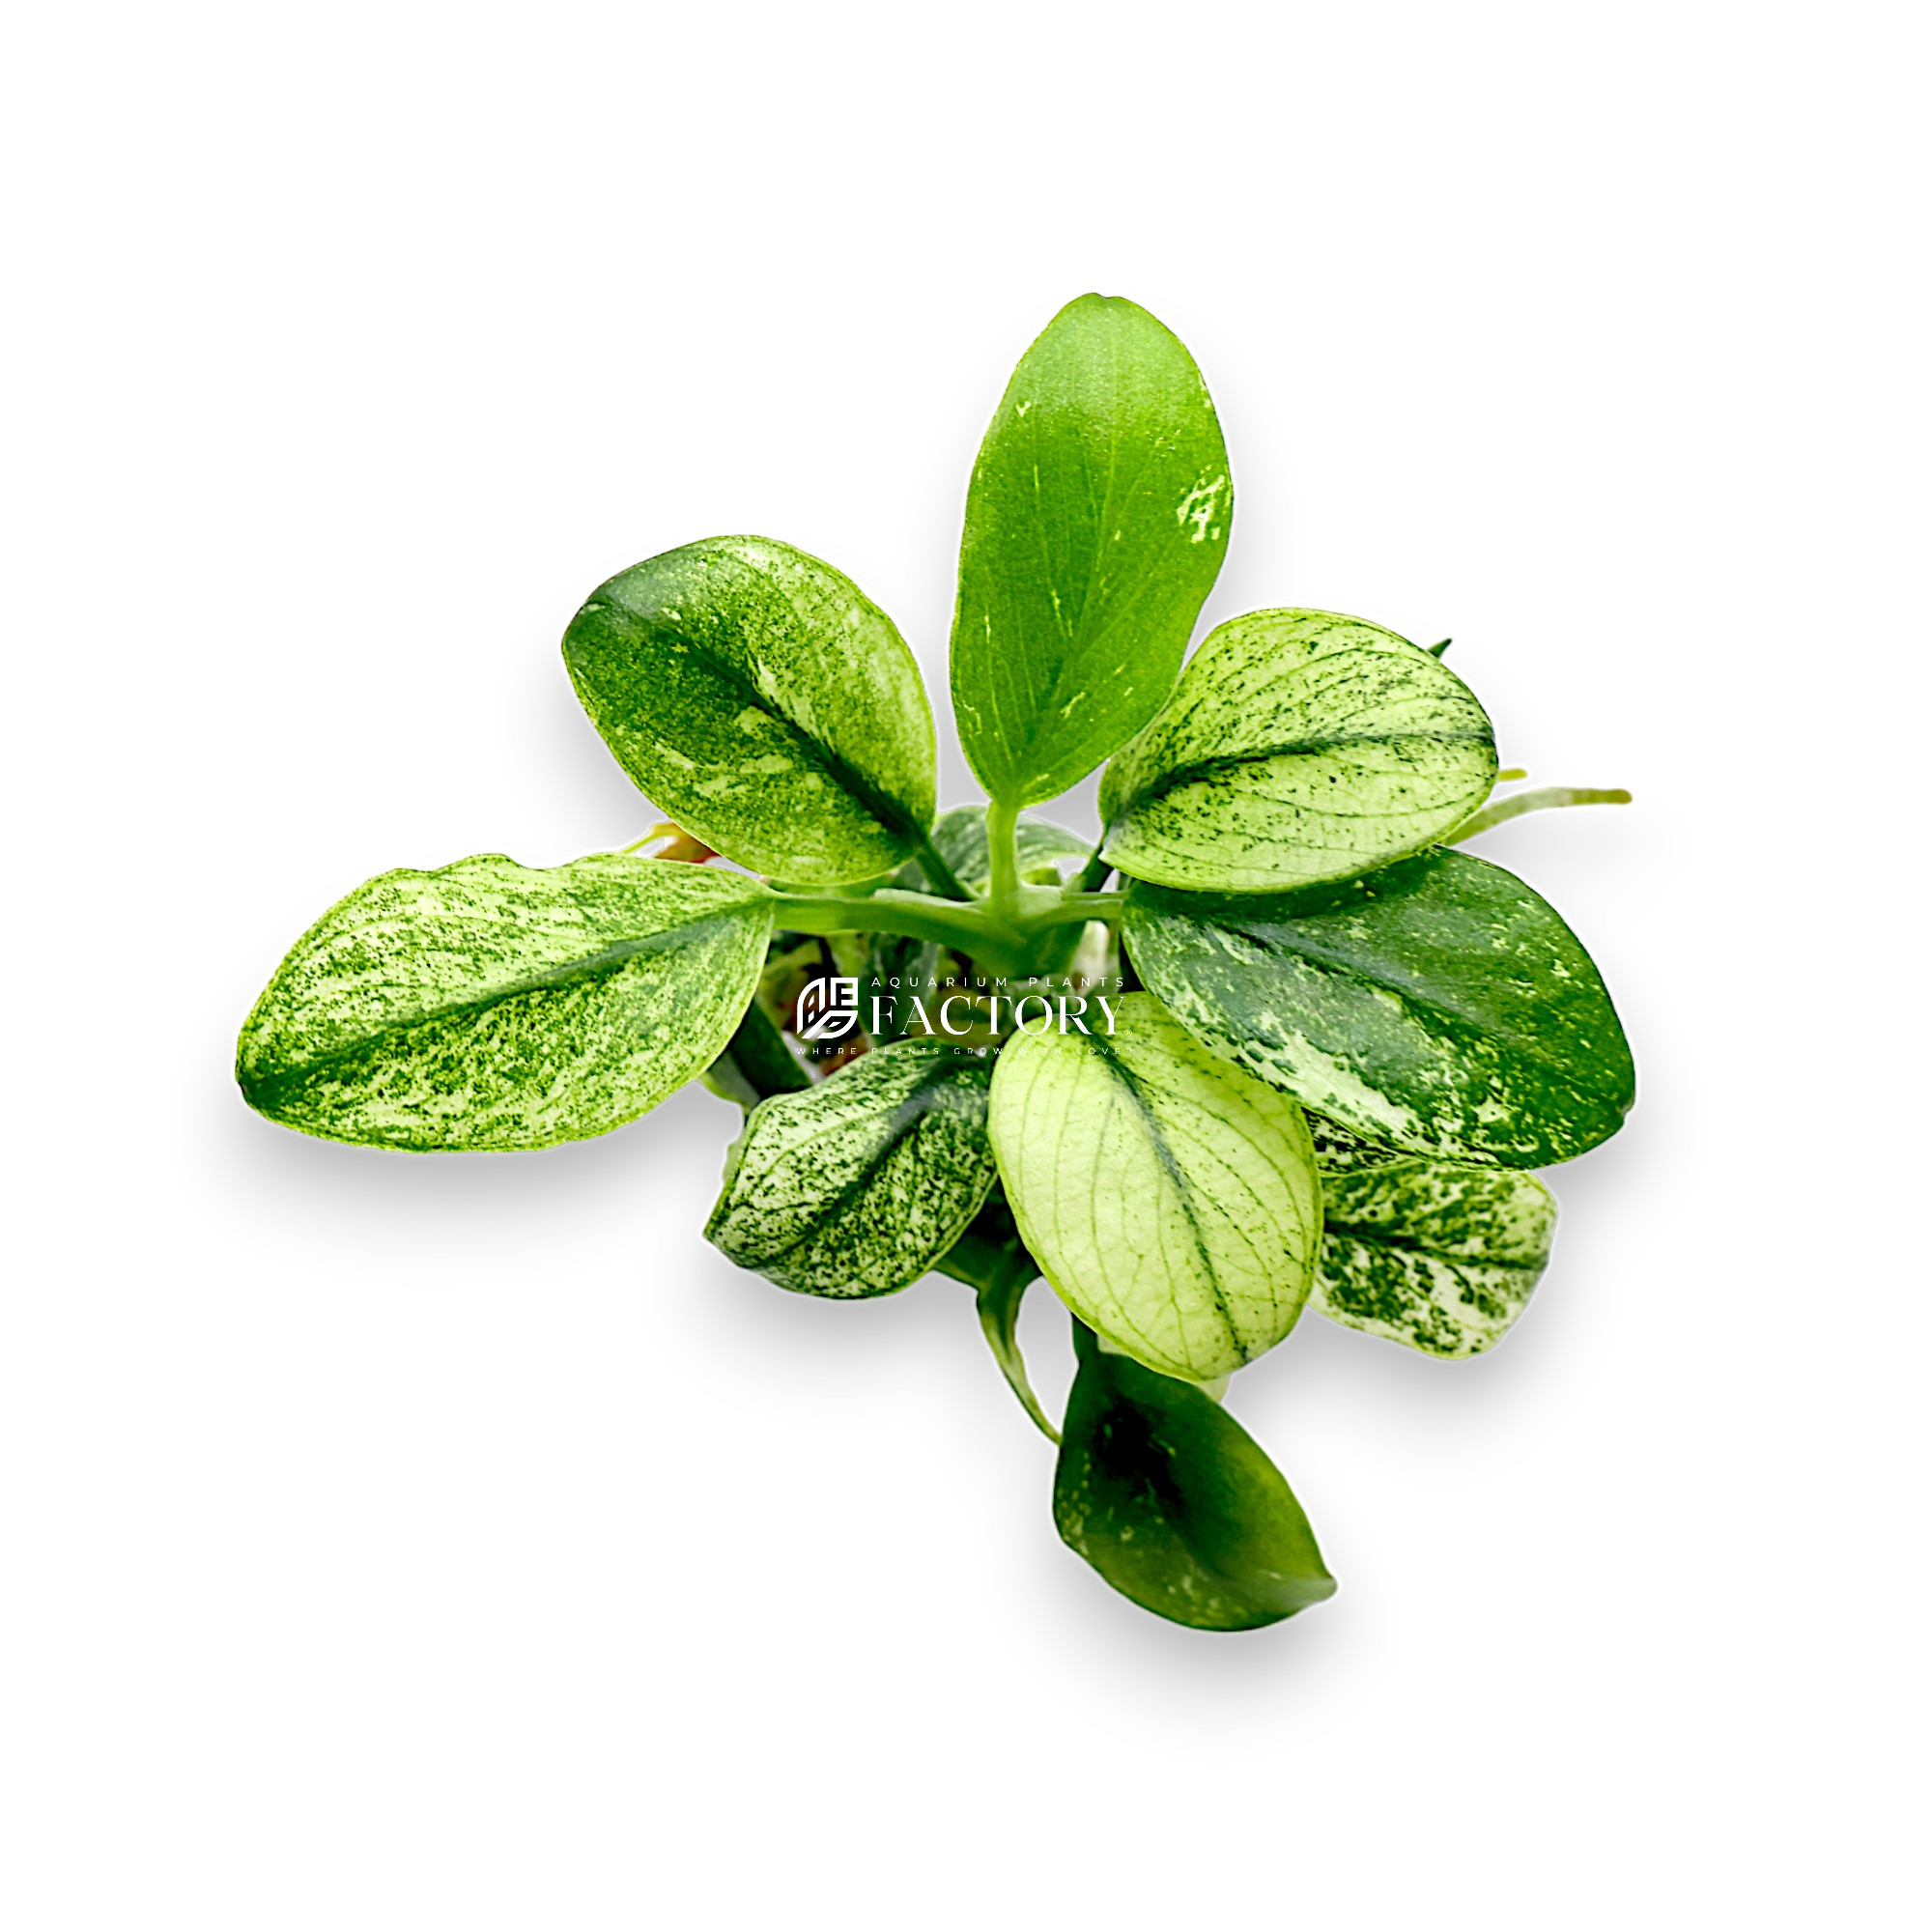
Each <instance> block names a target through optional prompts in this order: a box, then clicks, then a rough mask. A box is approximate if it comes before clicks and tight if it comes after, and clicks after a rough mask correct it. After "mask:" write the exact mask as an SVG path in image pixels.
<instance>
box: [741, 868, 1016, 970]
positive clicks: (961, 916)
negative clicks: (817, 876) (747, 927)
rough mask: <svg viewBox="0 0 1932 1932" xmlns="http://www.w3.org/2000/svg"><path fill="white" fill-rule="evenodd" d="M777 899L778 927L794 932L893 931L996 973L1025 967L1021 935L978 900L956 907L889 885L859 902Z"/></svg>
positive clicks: (823, 897)
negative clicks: (947, 948) (961, 955)
mask: <svg viewBox="0 0 1932 1932" xmlns="http://www.w3.org/2000/svg"><path fill="white" fill-rule="evenodd" d="M777 897H778V908H777V913H778V923H779V924H780V925H781V926H787V927H789V928H790V929H791V930H792V931H794V932H895V933H898V934H900V935H902V936H903V937H905V938H907V939H930V940H932V941H934V942H935V943H936V944H938V945H940V946H950V947H952V949H953V951H954V952H963V953H965V954H966V955H967V956H968V957H969V958H973V959H978V960H980V961H981V962H982V963H983V964H985V965H987V966H989V967H991V968H992V969H993V970H994V971H995V972H997V973H1016V972H1019V971H1022V970H1023V969H1024V964H1025V944H1026V941H1025V936H1024V934H1022V933H1020V932H1018V931H1017V930H1015V929H1014V928H1013V927H1012V926H1010V925H1009V924H1007V923H1006V922H1005V921H1003V920H996V919H994V918H993V917H992V916H991V915H990V913H989V912H988V911H987V909H986V908H985V907H984V906H982V905H980V903H979V902H978V901H977V900H976V901H971V902H969V903H967V904H965V905H960V904H958V903H956V902H955V901H953V900H952V899H940V898H934V897H932V896H931V895H929V894H926V893H902V892H898V891H895V890H894V889H892V888H890V887H889V888H887V889H886V890H884V891H882V892H876V893H873V894H872V895H870V896H869V897H867V898H859V899H842V898H838V896H836V895H832V894H829V893H828V894H805V893H780V894H779V895H777Z"/></svg>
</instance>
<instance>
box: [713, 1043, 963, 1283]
mask: <svg viewBox="0 0 1932 1932" xmlns="http://www.w3.org/2000/svg"><path fill="white" fill-rule="evenodd" d="M990 1078H991V1070H990V1068H989V1067H988V1065H987V1064H986V1062H985V1061H983V1060H980V1059H978V1058H976V1057H975V1056H973V1055H971V1054H966V1053H961V1052H960V1051H959V1050H958V1049H957V1048H955V1047H952V1046H949V1045H946V1044H944V1043H942V1042H940V1041H938V1040H923V1039H903V1040H898V1041H895V1043H894V1044H893V1045H891V1046H882V1047H877V1048H875V1049H874V1050H873V1051H872V1052H870V1053H867V1054H866V1055H864V1056H862V1057H861V1058H860V1059H858V1060H855V1061H853V1062H852V1063H851V1065H848V1066H845V1067H842V1068H840V1070H839V1071H838V1073H836V1074H834V1075H833V1076H832V1077H831V1078H830V1079H829V1080H826V1081H824V1082H823V1083H822V1084H821V1085H819V1086H816V1087H814V1088H812V1089H811V1090H810V1092H808V1093H804V1094H781V1095H779V1096H778V1097H777V1098H775V1099H771V1100H767V1101H766V1102H765V1103H764V1105H763V1106H761V1107H760V1108H759V1109H758V1110H757V1111H756V1112H755V1113H754V1114H753V1116H752V1117H751V1119H750V1120H749V1121H748V1122H746V1123H745V1131H744V1133H743V1134H741V1135H740V1136H739V1138H738V1140H737V1142H736V1144H735V1145H734V1146H733V1148H732V1150H731V1154H730V1158H729V1161H728V1162H727V1164H726V1166H725V1185H724V1189H723V1191H722V1192H721V1193H720V1194H719V1197H718V1205H717V1206H716V1207H715V1208H713V1209H712V1210H711V1220H710V1222H709V1224H708V1225H707V1226H706V1228H705V1230H704V1232H705V1234H706V1235H708V1236H710V1238H711V1239H712V1240H713V1241H715V1242H716V1243H717V1244H718V1246H719V1247H720V1248H722V1249H723V1250H724V1251H725V1254H727V1255H729V1256H730V1258H731V1259H732V1260H733V1261H734V1262H736V1263H737V1264H738V1265H739V1266H740V1267H748V1268H756V1269H757V1270H758V1272H759V1273H760V1274H763V1275H767V1276H769V1277H770V1278H771V1279H772V1280H773V1281H775V1282H777V1283H778V1285H779V1286H780V1287H781V1288H789V1289H793V1290H796V1291H797V1292H798V1293H802V1294H828V1295H839V1296H858V1295H868V1294H891V1293H894V1291H895V1290H897V1289H901V1288H904V1287H906V1286H907V1285H908V1284H909V1283H911V1282H915V1281H917V1280H918V1279H919V1278H920V1276H921V1275H923V1274H924V1273H925V1272H926V1271H927V1269H929V1268H930V1267H931V1266H932V1264H934V1263H935V1262H936V1261H938V1259H939V1258H940V1257H941V1256H942V1255H943V1254H945V1253H946V1251H947V1250H948V1249H949V1248H951V1247H952V1244H953V1242H954V1241H955V1240H957V1239H958V1237H959V1236H960V1234H961V1233H962V1232H963V1231H964V1229H965V1227H966V1224H967V1223H968V1222H969V1221H971V1220H972V1218H973V1216H974V1215H975V1214H976V1213H978V1212H979V1209H980V1203H981V1202H982V1201H984V1200H985V1198H986V1192H987V1190H988V1189H989V1188H990V1187H991V1186H992V1184H993V1155H992V1150H991V1149H990V1148H989V1147H988V1146H987V1144H986V1126H985V1122H986V1089H987V1085H988V1082H989V1080H990Z"/></svg>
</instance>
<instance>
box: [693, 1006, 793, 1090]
mask: <svg viewBox="0 0 1932 1932" xmlns="http://www.w3.org/2000/svg"><path fill="white" fill-rule="evenodd" d="M703 1078H704V1084H705V1085H706V1086H707V1087H709V1088H710V1089H711V1091H712V1092H713V1093H714V1094H717V1095H718V1096H719V1097H720V1098H721V1099H725V1100H735V1101H736V1102H737V1103H738V1105H739V1106H741V1107H743V1108H744V1109H745V1111H746V1112H747V1113H750V1112H751V1110H752V1109H753V1107H755V1106H756V1105H757V1104H758V1102H759V1101H760V1100H762V1099H764V1098H765V1097H766V1096H767V1095H768V1094H796V1093H801V1092H803V1091H804V1090H805V1089H806V1088H808V1087H810V1085H811V1075H810V1074H809V1073H808V1072H807V1071H806V1070H805V1068H804V1067H803V1066H802V1065H800V1064H799V1059H798V1056H797V1055H796V1054H795V1053H793V1052H792V1050H791V1048H790V1047H788V1046H787V1045H786V1044H785V1038H784V1035H783V1034H782V1033H781V1032H780V1030H779V1026H778V1022H777V1021H776V1020H774V1019H773V1018H772V1016H771V1015H770V1014H769V1013H768V1012H766V1011H765V1009H764V1007H763V1005H762V1003H761V1002H759V1001H758V1000H755V999H754V1000H753V1002H752V1003H751V1005H750V1006H748V1007H747V1008H746V1009H745V1014H744V1017H743V1018H742V1019H741V1020H740V1021H739V1022H738V1028H737V1031H736V1032H735V1033H733V1034H732V1036H731V1037H730V1039H729V1040H727V1041H726V1042H725V1051H724V1052H723V1053H721V1054H720V1055H719V1056H718V1058H717V1059H716V1060H714V1061H713V1062H712V1063H711V1065H709V1066H708V1067H706V1068H705V1070H704V1076H703Z"/></svg>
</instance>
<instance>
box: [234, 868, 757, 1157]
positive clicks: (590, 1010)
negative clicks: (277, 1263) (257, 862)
mask: <svg viewBox="0 0 1932 1932" xmlns="http://www.w3.org/2000/svg"><path fill="white" fill-rule="evenodd" d="M771 907H772V900H771V895H770V894H769V893H767V892H766V890H765V889H764V887H762V886H761V885H759V884H758V882H757V881H756V880H754V879H748V878H745V877H744V876H742V875H741V874H737V873H732V872H724V871H708V870H704V869H702V868H700V867H696V866H686V865H671V864H666V863H661V862H659V861H655V860H649V859H627V858H623V857H619V856H616V855H611V854H603V855H599V856H597V857H594V858H589V859H579V860H577V861H575V862H574V863H573V864H571V865H568V866H556V867H551V868H549V869H545V870H538V869H533V868H531V867H524V866H519V865H517V864H516V863H515V862H514V861H513V860H510V859H505V858H503V857H501V856H499V855H497V854H489V855H485V856H482V857H478V858H473V859H465V860H462V861H460V862H459V863H458V864H456V865H454V866H446V867H443V868H442V869H441V870H440V871H434V872H413V871H398V872H385V873H384V874H383V876H382V877H381V878H377V879H371V880H370V881H369V882H368V884H366V885H364V886H360V887H358V888H357V889H356V890H355V892H353V893H351V894H350V895H349V896H348V897H347V898H345V899H343V900H342V901H341V902H340V903H339V904H337V905H335V906H332V907H331V908H330V909H329V910H328V911H327V913H325V914H324V915H323V916H322V918H321V919H320V920H318V921H317V922H316V923H315V924H314V925H312V926H311V927H310V928H309V929H308V931H307V932H305V933H304V934H303V935H302V936H301V938H300V939H298V941H297V942H296V944H295V946H294V947H293V948H292V949H291V950H290V952H289V954H288V957H287V958H285V959H284V960H283V961H282V963H281V965H280V966H278V967H277V968H276V969H275V975H274V978H273V979H271V980H270V981H269V984H268V987H267V989H266V990H265V991H264V993H263V994H262V997H261V999H260V1000H258V1001H257V1002H256V1004H255V1009H254V1011H253V1012H251V1013H250V1014H249V1015H248V1019H247V1021H246V1023H245V1024H244V1025H243V1027H242V1029H241V1043H240V1046H239V1049H238V1052H237V1059H236V1077H237V1079H238V1080H239V1081H240V1082H241V1091H242V1094H243V1095H244V1097H245V1098H246V1099H247V1101H248V1104H249V1105H250V1106H252V1107H254V1108H255V1109H257V1110H258V1111H259V1112H261V1113H263V1114H266V1115H267V1116H268V1117H269V1118H270V1120H273V1121H279V1122H281V1123H282V1124H283V1125H284V1126H289V1127H295V1128H298V1129H299V1130H300V1131H301V1132H303V1133H307V1134H319V1135H321V1136H323V1137H324V1138H326V1139H329V1140H341V1141H358V1142H363V1143H366V1144H369V1145H372V1146H377V1147H393V1148H410V1149H416V1150H433V1149H448V1150H474V1149H510V1148H540V1147H549V1146H551V1145H553V1144H554V1143H555V1142H557V1141H568V1140H582V1139H584V1138H586V1137H588V1136H590V1135H592V1134H602V1133H608V1132H609V1131H610V1130H611V1128H612V1127H617V1126H621V1125H622V1124H623V1123H624V1122H626V1121H629V1120H633V1119H635V1118H636V1117H637V1116H638V1115H639V1114H641V1113H643V1112H644V1111H645V1110H646V1109H648V1108H650V1107H654V1106H656V1105H657V1103H658V1102H659V1101H660V1100H662V1099H663V1098H664V1097H665V1096H666V1095H667V1094H670V1093H673V1092H675V1090H676V1089H678V1088H679V1087H681V1086H683V1085H684V1083H685V1082H686V1081H687V1080H690V1079H692V1078H693V1077H694V1076H696V1074H699V1073H701V1072H702V1071H703V1070H704V1069H705V1067H706V1066H708V1065H710V1064H711V1062H712V1061H713V1060H715V1059H716V1058H717V1057H718V1055H719V1053H720V1051H721V1050H722V1049H723V1048H724V1047H725V1044H726V1042H727V1041H728V1040H729V1039H730V1038H731V1036H732V1032H733V1030H734V1029H735V1028H736V1026H737V1024H738V1021H739V1017H740V1015H741V1014H742V1013H743V1012H744V1010H745V1009H746V1006H747V1005H748V1003H749V1002H750V1000H751V997H752V993H753V988H754V987H755V986H756V984H757V980H758V973H759V969H760V968H761V966H762V965H763V963H764V956H765V944H766V941H767V939H768V938H769V937H770V933H771V924H772V912H771Z"/></svg>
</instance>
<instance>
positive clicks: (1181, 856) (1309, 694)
mask: <svg viewBox="0 0 1932 1932" xmlns="http://www.w3.org/2000/svg"><path fill="white" fill-rule="evenodd" d="M1495 775H1496V752H1495V741H1494V738H1493V735H1492V732H1491V729H1490V721H1489V719H1488V717H1487V716H1485V714H1484V711H1483V707H1482V706H1481V705H1480V704H1478V703H1477V702H1476V699H1475V697H1474V696H1473V695H1472V694H1471V692H1470V691H1469V689H1468V687H1467V686H1465V685H1464V684H1463V682H1462V680H1461V679H1460V678H1458V677H1457V676H1456V674H1455V672H1453V671H1452V670H1450V669H1448V668H1446V667H1445V666H1444V665H1442V664H1440V663H1439V662H1438V661H1437V660H1436V659H1435V658H1434V657H1432V656H1431V655H1430V654H1429V652H1427V651H1425V650H1421V649H1418V648H1417V647H1416V646H1415V645H1414V644H1411V643H1409V642H1407V641H1406V639H1402V638H1399V637H1397V636H1396V635H1395V633H1394V632H1393V631H1384V630H1383V629H1381V627H1380V626H1379V625H1376V624H1365V623H1363V622H1362V620H1361V619H1360V618H1358V617H1338V616H1336V615H1334V614H1333V613H1332V612H1329V611H1254V612H1253V613H1252V614H1250V615H1248V616H1245V617H1236V618H1233V619H1231V620H1230V621H1229V622H1228V623H1225V624H1223V625H1221V626H1220V628H1219V629H1218V630H1216V631H1215V632H1214V633H1213V634H1212V636H1210V637H1209V638H1208V641H1207V642H1206V643H1204V644H1203V645H1202V646H1201V648H1200V650H1199V651H1197V652H1196V653H1195V655H1194V659H1193V662H1192V663H1190V664H1189V665H1188V667H1187V670H1186V673H1185V675H1183V676H1182V678H1181V680H1180V684H1179V688H1178V689H1177V690H1176V692H1175V694H1174V697H1173V699H1172V701H1171V702H1170V703H1169V704H1168V706H1167V708H1166V710H1164V711H1163V712H1162V713H1161V714H1160V716H1159V717H1158V718H1156V719H1155V720H1154V722H1153V723H1152V724H1151V725H1150V726H1149V727H1148V728H1147V730H1146V731H1145V732H1143V733H1142V735H1141V736H1140V737H1139V738H1137V739H1136V740H1135V741H1134V742H1133V743H1132V744H1131V745H1129V746H1128V747H1127V748H1126V750H1125V751H1124V752H1122V753H1121V755H1120V756H1119V757H1118V758H1116V759H1115V760H1114V762H1113V763H1112V764H1111V765H1109V766H1108V767H1107V772H1106V776H1105V777H1104V778H1103V779H1102V780H1101V782H1100V816H1101V818H1102V820H1103V821H1104V822H1105V823H1106V826H1107V836H1106V840H1105V842H1104V843H1103V845H1102V846H1101V855H1102V856H1103V857H1104V858H1107V859H1109V860H1111V861H1112V862H1113V864H1114V865H1115V866H1116V867H1119V868H1120V870H1122V872H1125V873H1127V874H1129V875H1130V876H1132V877H1134V878H1137V879H1148V880H1151V881H1152V882H1153V883H1155V884H1157V885H1165V886H1185V887H1189V888H1192V889H1194V890H1196V891H1219V892H1240V893H1249V892H1268V891H1277V890H1281V889H1284V888H1293V887H1299V886H1305V885H1310V884H1313V883H1315V882H1316V881H1319V880H1323V879H1349V878H1353V877H1354V876H1355V875H1356V874H1357V873H1359V872H1367V871H1372V870H1374V869H1375V867H1378V866H1385V865H1387V864H1388V863H1389V861H1390V860H1392V859H1398V858H1401V857H1402V856H1403V855H1404V854H1406V853H1409V852H1414V851H1418V850H1420V849H1421V848H1422V847H1423V846H1425V845H1428V844H1429V843H1431V842H1432V841H1433V840H1434V839H1436V838H1440V837H1441V836H1442V835H1443V834H1444V833H1445V832H1447V831H1449V830H1450V828H1451V827H1452V826H1455V825H1457V824H1460V823H1461V822H1462V820H1463V819H1464V818H1466V817H1467V816H1468V815H1469V813H1470V812H1472V811H1473V810H1475V809H1476V808H1477V807H1478V806H1479V805H1481V804H1482V802H1483V801H1484V799H1486V798H1487V797H1488V796H1489V794H1490V787H1491V785H1492V782H1493V781H1494V779H1495Z"/></svg>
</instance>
